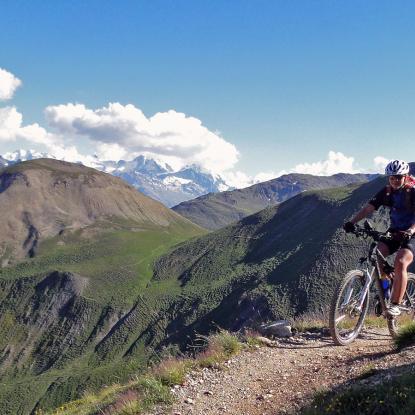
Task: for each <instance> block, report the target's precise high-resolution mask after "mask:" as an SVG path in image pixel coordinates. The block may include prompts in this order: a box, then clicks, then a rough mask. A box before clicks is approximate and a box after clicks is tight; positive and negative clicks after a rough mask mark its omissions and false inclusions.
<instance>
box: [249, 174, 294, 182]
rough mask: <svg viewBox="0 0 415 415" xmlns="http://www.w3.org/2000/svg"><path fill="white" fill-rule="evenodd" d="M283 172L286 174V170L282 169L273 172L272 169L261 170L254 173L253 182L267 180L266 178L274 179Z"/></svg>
mask: <svg viewBox="0 0 415 415" xmlns="http://www.w3.org/2000/svg"><path fill="white" fill-rule="evenodd" d="M283 174H286V172H285V171H282V172H280V173H275V172H273V171H269V172H261V173H258V174H256V175H255V177H254V179H253V182H254V183H262V182H267V181H268V180H272V179H275V178H276V177H279V176H282V175H283Z"/></svg>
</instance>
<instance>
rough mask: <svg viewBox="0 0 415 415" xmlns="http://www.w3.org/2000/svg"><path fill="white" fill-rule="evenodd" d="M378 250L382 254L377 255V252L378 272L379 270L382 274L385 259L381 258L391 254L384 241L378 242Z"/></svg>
mask: <svg viewBox="0 0 415 415" xmlns="http://www.w3.org/2000/svg"><path fill="white" fill-rule="evenodd" d="M378 250H379V251H380V253H381V254H382V255H379V253H378V263H379V268H380V272H381V274H383V268H384V264H385V260H384V259H383V258H386V257H387V256H389V255H390V254H391V249H390V248H389V246H388V245H386V244H385V243H384V242H379V243H378ZM382 256H383V258H382Z"/></svg>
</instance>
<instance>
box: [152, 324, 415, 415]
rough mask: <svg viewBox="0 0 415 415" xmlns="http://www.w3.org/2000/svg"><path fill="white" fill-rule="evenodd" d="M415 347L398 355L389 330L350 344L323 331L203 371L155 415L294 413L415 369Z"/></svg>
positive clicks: (372, 331)
mask: <svg viewBox="0 0 415 415" xmlns="http://www.w3.org/2000/svg"><path fill="white" fill-rule="evenodd" d="M414 359H415V348H410V349H406V350H404V351H401V352H399V353H397V352H396V351H395V349H394V345H393V343H392V341H391V338H390V336H389V335H388V333H387V331H386V329H367V330H366V331H365V332H364V333H363V334H362V335H361V337H360V338H359V339H358V340H356V342H354V343H353V344H351V345H350V346H345V347H339V346H334V344H333V342H332V340H331V339H330V338H329V337H328V336H325V335H324V334H321V333H315V334H313V333H305V334H302V335H298V336H293V337H291V338H288V339H284V340H278V341H276V342H275V343H274V344H273V345H272V346H270V347H266V346H265V347H259V348H257V349H254V350H253V351H244V352H243V353H242V354H240V355H238V356H236V357H234V358H232V359H231V360H229V361H228V362H226V363H225V365H224V367H222V368H218V369H203V370H201V371H198V372H194V373H191V374H190V375H188V376H187V379H186V382H185V384H184V385H176V386H175V387H174V388H173V391H174V395H175V396H176V398H177V402H176V403H175V404H174V405H173V407H172V408H157V409H156V410H154V411H153V412H152V414H151V415H167V414H169V415H199V414H203V415H218V414H229V415H231V414H233V415H276V414H289V413H296V412H298V410H299V409H300V408H301V407H303V406H304V405H306V404H308V403H309V402H311V400H312V398H313V396H314V395H315V394H316V392H318V391H323V390H327V389H332V388H336V387H343V386H347V385H349V384H350V383H353V382H363V383H370V382H372V383H373V382H374V383H376V382H380V381H382V380H384V379H385V378H388V377H391V376H393V373H394V371H396V370H399V369H401V370H403V369H405V370H414V361H415V360H414Z"/></svg>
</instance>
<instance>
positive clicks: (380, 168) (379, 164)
mask: <svg viewBox="0 0 415 415" xmlns="http://www.w3.org/2000/svg"><path fill="white" fill-rule="evenodd" d="M389 162H390V160H389V159H387V158H385V157H382V156H377V157H375V158H374V159H373V164H374V170H375V172H376V173H382V174H383V173H385V167H386V165H387V164H388V163H389Z"/></svg>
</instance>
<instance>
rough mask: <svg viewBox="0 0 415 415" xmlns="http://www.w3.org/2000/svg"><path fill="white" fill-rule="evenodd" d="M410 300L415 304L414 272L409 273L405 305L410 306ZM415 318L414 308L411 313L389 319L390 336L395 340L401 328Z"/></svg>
mask: <svg viewBox="0 0 415 415" xmlns="http://www.w3.org/2000/svg"><path fill="white" fill-rule="evenodd" d="M408 299H411V301H412V302H413V303H414V304H415V274H413V273H412V272H408V283H407V285H406V290H405V296H404V299H403V305H409V304H408ZM405 303H407V304H405ZM414 318H415V308H412V309H411V310H410V311H409V312H403V313H402V314H401V315H400V316H398V317H393V318H388V329H389V333H390V335H391V336H392V337H393V338H395V337H396V336H397V335H398V333H399V329H400V327H402V326H403V325H405V324H406V323H409V322H410V321H413V320H414Z"/></svg>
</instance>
